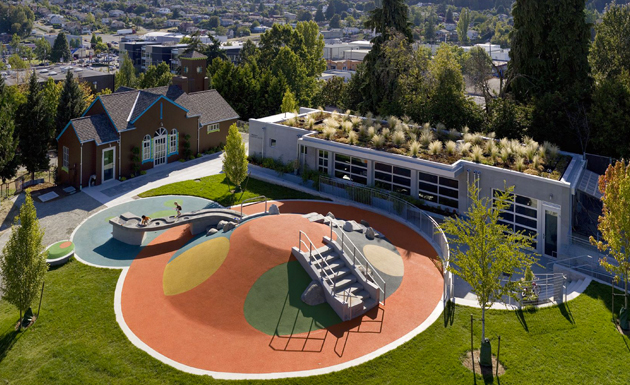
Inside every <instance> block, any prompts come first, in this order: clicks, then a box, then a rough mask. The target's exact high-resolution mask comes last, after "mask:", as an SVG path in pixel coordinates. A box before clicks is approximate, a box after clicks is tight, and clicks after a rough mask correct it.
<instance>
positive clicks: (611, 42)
mask: <svg viewBox="0 0 630 385" xmlns="http://www.w3.org/2000/svg"><path fill="white" fill-rule="evenodd" d="M595 30H596V31H597V35H595V41H594V42H593V46H592V47H591V53H590V62H591V65H592V67H593V75H594V76H595V78H596V79H598V80H599V79H602V78H606V77H611V76H617V75H620V74H621V72H622V71H623V70H624V69H625V70H626V71H627V70H630V39H628V36H630V5H628V4H626V5H617V4H614V3H613V4H611V5H609V6H608V7H607V8H606V13H604V16H603V18H602V22H601V23H599V24H597V27H595Z"/></svg>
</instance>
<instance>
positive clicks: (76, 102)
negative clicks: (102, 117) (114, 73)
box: [55, 71, 86, 135]
mask: <svg viewBox="0 0 630 385" xmlns="http://www.w3.org/2000/svg"><path fill="white" fill-rule="evenodd" d="M83 97H84V95H83V91H82V90H81V88H80V87H79V84H78V82H77V81H76V80H74V75H72V71H68V73H67V74H66V81H65V82H64V84H63V90H61V96H60V97H59V104H58V105H57V116H56V117H55V122H56V129H57V130H56V135H59V134H60V133H61V130H63V129H64V127H66V125H67V124H68V122H70V120H71V119H74V118H77V117H79V116H81V114H82V113H83V110H84V109H85V107H86V106H85V101H84V98H83Z"/></svg>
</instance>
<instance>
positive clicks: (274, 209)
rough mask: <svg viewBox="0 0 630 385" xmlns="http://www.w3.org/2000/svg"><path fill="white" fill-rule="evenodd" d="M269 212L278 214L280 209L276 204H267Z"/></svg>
mask: <svg viewBox="0 0 630 385" xmlns="http://www.w3.org/2000/svg"><path fill="white" fill-rule="evenodd" d="M269 214H270V215H278V214H280V209H279V208H278V206H277V205H271V206H269Z"/></svg>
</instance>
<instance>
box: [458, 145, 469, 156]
mask: <svg viewBox="0 0 630 385" xmlns="http://www.w3.org/2000/svg"><path fill="white" fill-rule="evenodd" d="M470 147H472V145H471V144H470V143H462V145H461V146H460V147H459V152H460V154H462V156H468V155H469V154H470Z"/></svg>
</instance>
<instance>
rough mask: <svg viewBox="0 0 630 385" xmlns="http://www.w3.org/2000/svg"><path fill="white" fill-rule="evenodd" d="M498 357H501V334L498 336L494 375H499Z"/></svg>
mask: <svg viewBox="0 0 630 385" xmlns="http://www.w3.org/2000/svg"><path fill="white" fill-rule="evenodd" d="M499 357H501V336H499V346H498V347H497V369H496V372H495V373H496V374H495V376H496V377H499ZM473 365H474V364H473Z"/></svg>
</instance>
